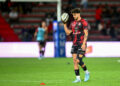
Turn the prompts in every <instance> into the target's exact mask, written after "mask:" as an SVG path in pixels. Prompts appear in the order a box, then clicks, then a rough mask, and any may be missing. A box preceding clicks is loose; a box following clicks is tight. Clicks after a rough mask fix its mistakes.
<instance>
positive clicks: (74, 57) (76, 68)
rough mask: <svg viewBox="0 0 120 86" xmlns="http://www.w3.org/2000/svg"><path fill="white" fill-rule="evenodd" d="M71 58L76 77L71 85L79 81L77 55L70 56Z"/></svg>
mask: <svg viewBox="0 0 120 86" xmlns="http://www.w3.org/2000/svg"><path fill="white" fill-rule="evenodd" d="M72 56H73V63H74V71H75V75H76V80H75V81H73V83H77V82H80V81H81V79H80V72H79V65H78V59H77V54H72Z"/></svg>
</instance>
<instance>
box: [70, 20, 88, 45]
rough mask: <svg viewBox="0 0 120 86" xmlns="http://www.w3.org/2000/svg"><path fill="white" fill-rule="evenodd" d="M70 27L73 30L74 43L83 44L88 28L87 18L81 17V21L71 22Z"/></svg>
mask: <svg viewBox="0 0 120 86" xmlns="http://www.w3.org/2000/svg"><path fill="white" fill-rule="evenodd" d="M70 29H71V30H72V33H71V36H72V38H73V45H78V44H82V43H83V40H84V30H85V29H88V23H87V22H86V20H85V19H81V20H80V21H76V20H75V21H73V22H71V24H70Z"/></svg>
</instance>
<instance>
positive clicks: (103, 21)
mask: <svg viewBox="0 0 120 86" xmlns="http://www.w3.org/2000/svg"><path fill="white" fill-rule="evenodd" d="M38 4H39V5H43V4H44V5H46V4H48V3H46V2H45V3H43V2H42V3H41V2H39V3H33V2H32V3H31V2H29V3H28V2H27V3H25V2H24V3H22V2H19V3H17V2H10V0H6V2H1V3H0V11H1V12H2V13H7V14H8V16H9V23H10V24H11V25H12V24H16V23H17V24H19V20H20V19H19V18H20V17H19V15H20V14H23V15H25V14H30V13H32V8H33V7H36V6H37V5H38ZM77 5H78V3H77V2H76V0H68V3H67V4H66V5H65V6H63V7H62V11H63V12H67V13H69V15H70V16H71V17H70V18H69V21H72V20H73V18H72V15H71V13H70V10H71V9H73V8H76V7H77ZM79 6H80V7H81V9H83V10H87V9H88V8H90V7H92V6H90V5H88V0H80V2H79ZM41 20H45V21H46V24H47V26H48V36H52V35H53V30H52V29H53V25H52V22H53V21H54V20H57V14H56V12H55V13H54V12H51V11H49V9H48V11H47V12H45V17H44V18H41ZM119 21H120V13H119V11H118V8H117V7H115V6H114V7H110V6H109V5H108V4H104V5H103V4H99V5H98V6H97V7H96V10H95V23H94V28H93V27H92V29H91V30H93V29H94V30H98V31H100V32H101V33H102V34H103V35H105V36H107V35H110V36H111V37H112V38H116V36H117V30H118V29H117V28H118V27H119ZM38 26H39V24H38ZM68 26H69V22H68ZM36 28H37V27H34V26H33V27H27V28H26V27H25V28H22V29H21V31H20V32H21V33H20V35H19V37H20V38H21V39H22V40H23V41H32V40H33V34H34V32H35V29H36ZM15 30H16V29H15ZM18 31H19V30H18ZM16 32H17V30H16ZM49 40H51V39H49Z"/></svg>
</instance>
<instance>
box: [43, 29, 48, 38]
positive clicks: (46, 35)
mask: <svg viewBox="0 0 120 86" xmlns="http://www.w3.org/2000/svg"><path fill="white" fill-rule="evenodd" d="M44 37H45V40H47V38H48V28H47V27H46V28H45V35H44Z"/></svg>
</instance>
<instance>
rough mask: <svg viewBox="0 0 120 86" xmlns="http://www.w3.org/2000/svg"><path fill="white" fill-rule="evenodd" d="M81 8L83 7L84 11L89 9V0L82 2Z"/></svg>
mask: <svg viewBox="0 0 120 86" xmlns="http://www.w3.org/2000/svg"><path fill="white" fill-rule="evenodd" d="M81 6H82V7H83V8H84V9H87V7H88V0H81Z"/></svg>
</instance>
